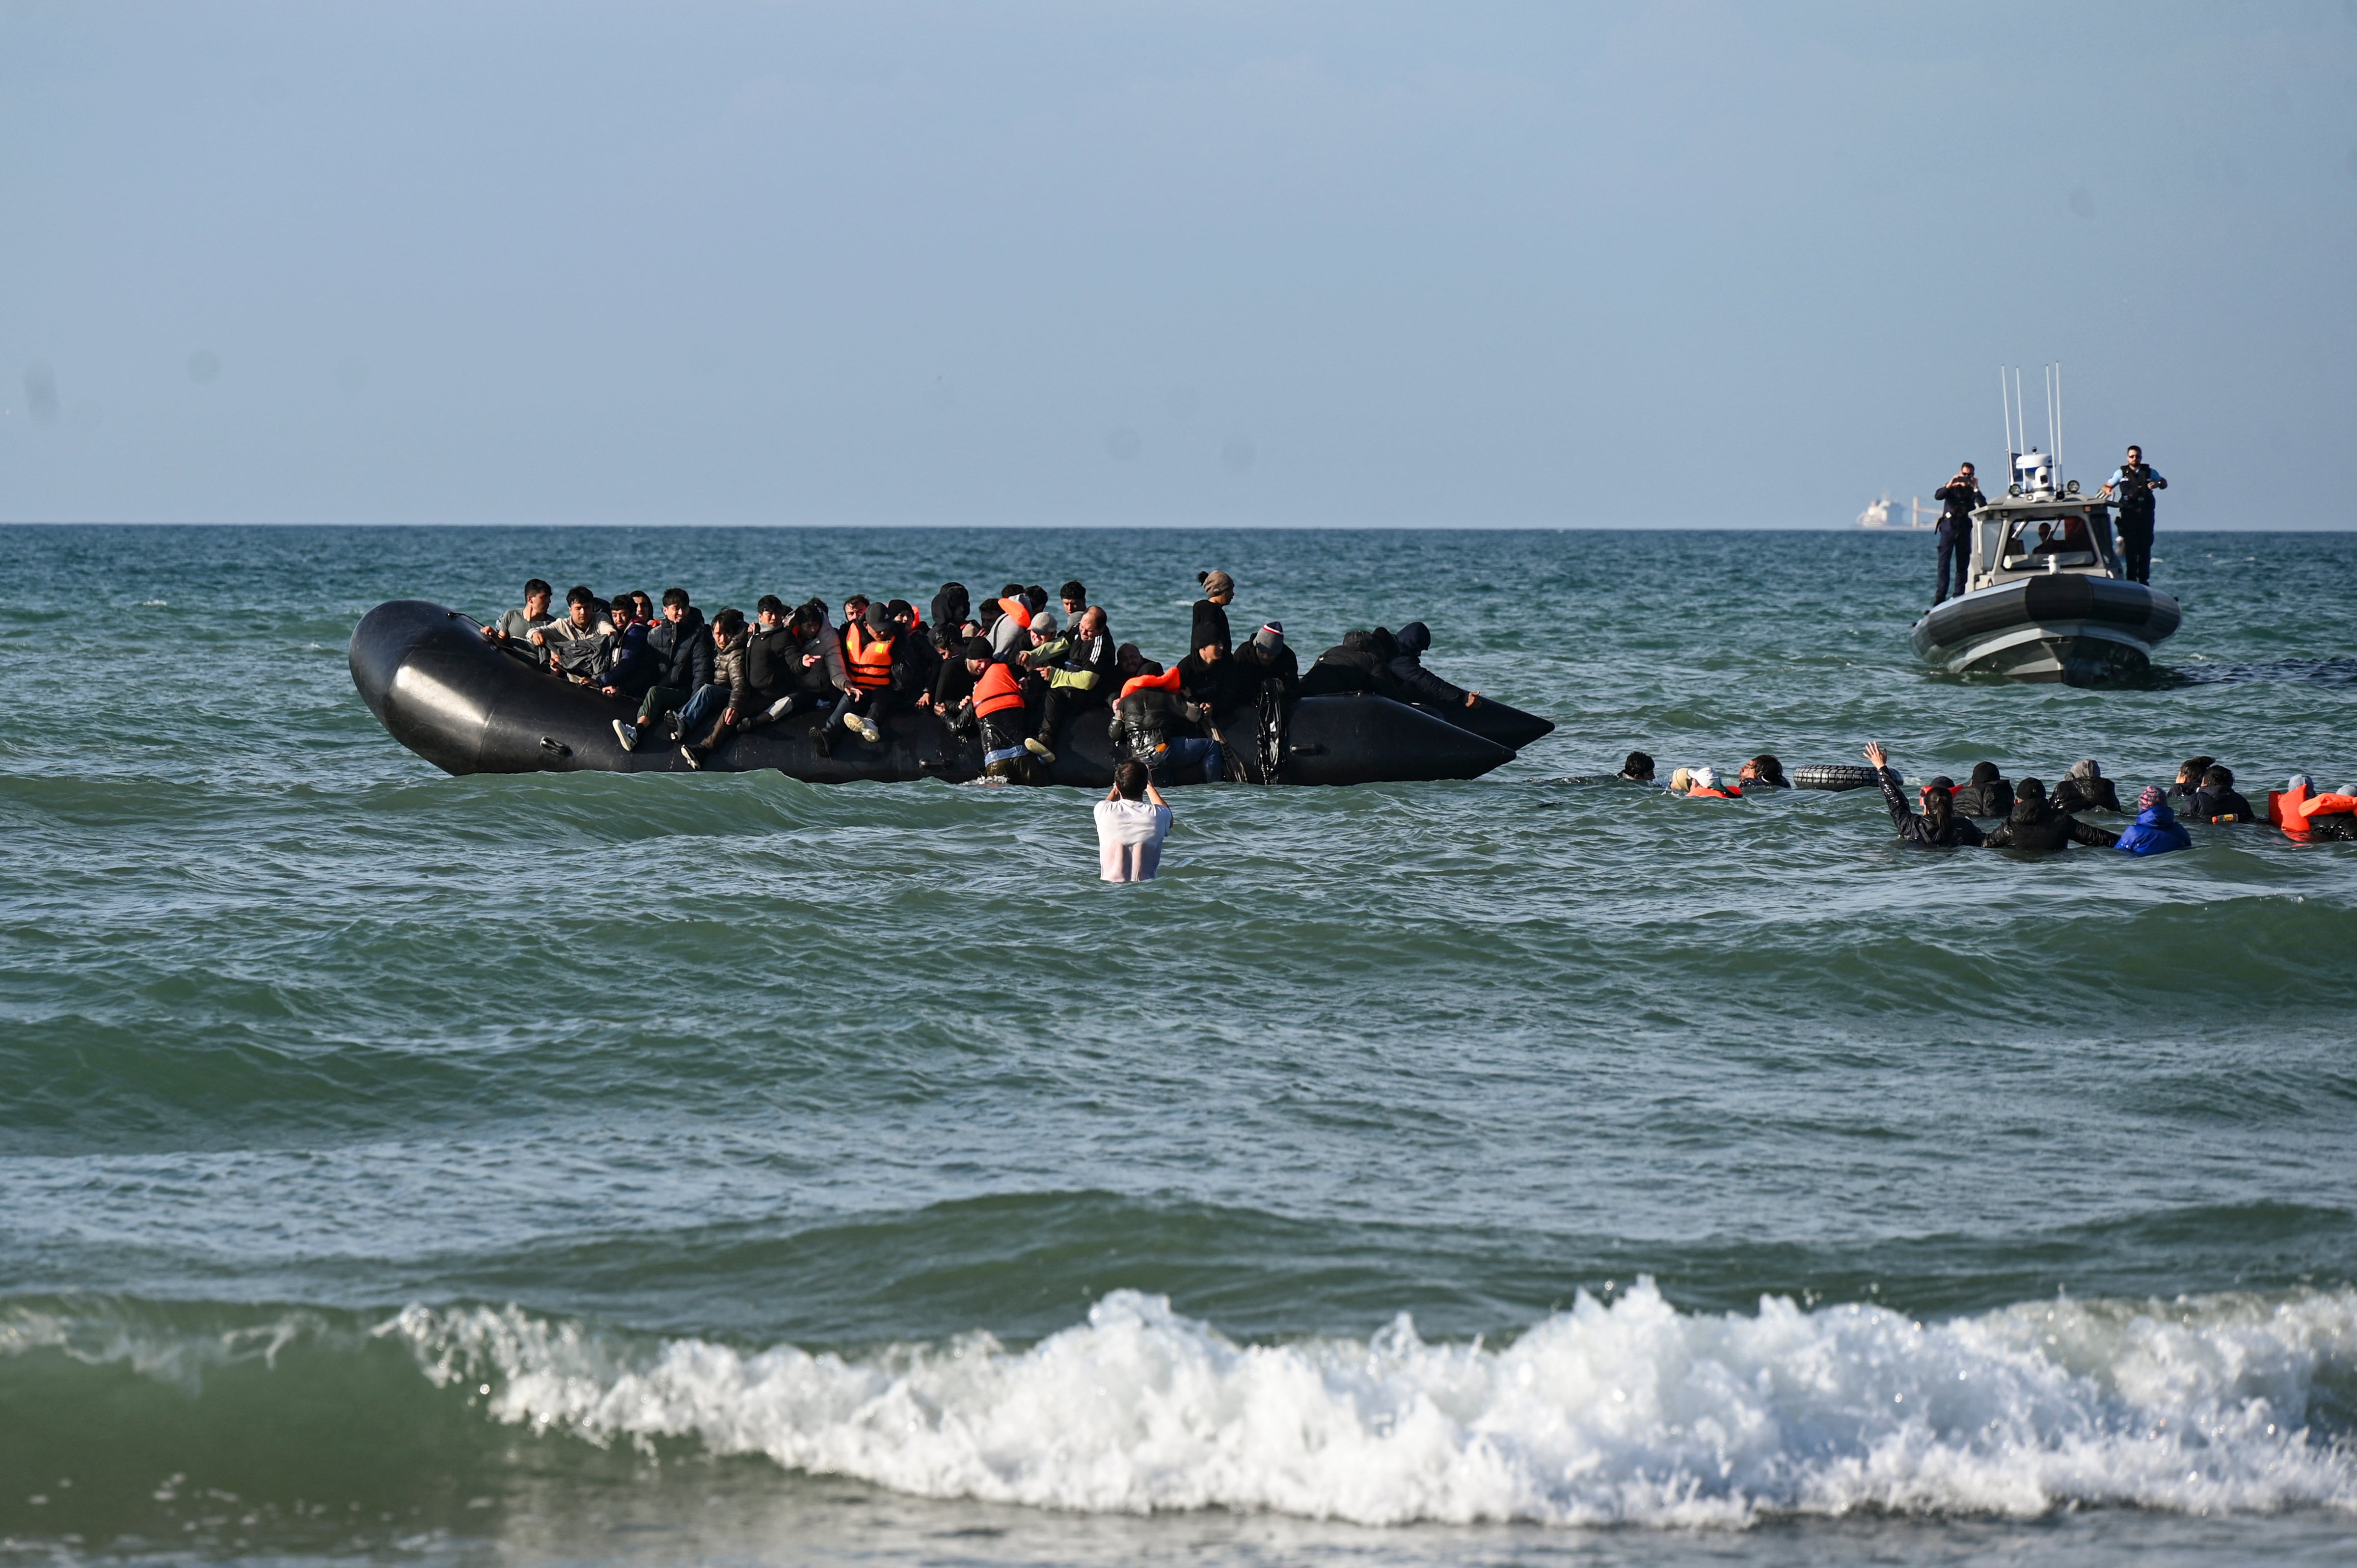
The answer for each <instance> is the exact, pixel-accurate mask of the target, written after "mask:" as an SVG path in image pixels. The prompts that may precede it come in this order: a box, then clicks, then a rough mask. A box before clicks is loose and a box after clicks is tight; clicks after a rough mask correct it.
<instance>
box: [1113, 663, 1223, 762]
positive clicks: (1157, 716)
mask: <svg viewBox="0 0 2357 1568" xmlns="http://www.w3.org/2000/svg"><path fill="white" fill-rule="evenodd" d="M1199 712H1200V710H1199V709H1194V708H1191V707H1189V705H1188V703H1186V702H1184V701H1183V700H1182V699H1181V698H1180V697H1179V693H1176V692H1174V691H1172V690H1170V689H1169V688H1168V687H1165V686H1143V685H1141V686H1137V687H1135V688H1134V689H1133V690H1131V691H1130V692H1129V693H1127V694H1125V696H1123V697H1122V698H1121V700H1120V701H1118V702H1116V703H1114V712H1113V722H1112V724H1111V725H1109V726H1108V729H1109V732H1110V734H1111V736H1112V737H1113V747H1114V758H1115V759H1116V760H1130V759H1135V760H1136V761H1139V762H1143V763H1144V764H1146V767H1147V768H1149V769H1151V770H1152V772H1153V774H1154V781H1155V782H1156V783H1157V784H1168V783H1169V782H1170V781H1171V780H1172V779H1173V778H1174V777H1175V776H1176V775H1177V773H1178V771H1179V768H1183V767H1185V766H1186V765H1187V764H1189V763H1190V762H1200V763H1201V764H1202V765H1203V776H1204V777H1205V778H1207V779H1211V780H1212V781H1213V782H1214V783H1216V782H1218V781H1219V780H1220V779H1222V777H1223V776H1224V775H1225V771H1226V770H1225V768H1224V766H1223V764H1224V762H1225V758H1224V757H1222V753H1221V750H1220V743H1219V742H1218V741H1215V740H1211V739H1210V738H1208V737H1205V736H1196V735H1193V734H1191V733H1189V732H1190V731H1191V729H1192V726H1193V725H1194V723H1195V714H1197V713H1199Z"/></svg>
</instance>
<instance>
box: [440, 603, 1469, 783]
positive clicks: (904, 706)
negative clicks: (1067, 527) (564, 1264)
mask: <svg viewBox="0 0 2357 1568" xmlns="http://www.w3.org/2000/svg"><path fill="white" fill-rule="evenodd" d="M1196 580H1197V582H1198V584H1199V585H1200V587H1201V590H1202V597H1201V598H1200V599H1198V600H1197V601H1196V602H1195V605H1194V607H1193V612H1192V618H1191V623H1190V625H1191V629H1190V633H1189V638H1188V649H1187V651H1186V652H1185V653H1184V654H1183V655H1182V656H1180V657H1179V659H1177V660H1175V661H1173V662H1172V663H1170V664H1168V665H1167V666H1166V665H1165V664H1163V663H1162V662H1160V661H1157V660H1153V659H1149V658H1147V657H1146V655H1145V654H1144V653H1143V652H1141V651H1140V650H1139V649H1138V647H1137V645H1136V644H1135V643H1128V642H1124V643H1116V641H1115V640H1114V630H1113V625H1112V621H1111V619H1110V618H1109V617H1108V615H1107V613H1106V611H1105V609H1104V607H1103V606H1102V605H1098V604H1092V603H1091V602H1090V600H1089V594H1088V588H1087V586H1086V585H1084V584H1082V582H1080V581H1079V580H1078V579H1074V580H1071V581H1069V582H1067V583H1065V584H1064V585H1063V586H1062V587H1061V588H1060V589H1059V590H1058V591H1057V593H1056V594H1055V595H1054V596H1052V597H1051V596H1049V592H1048V590H1047V589H1046V588H1045V587H1043V586H1041V585H1038V584H1032V585H1023V584H1020V583H1013V582H1010V583H1007V584H1006V585H1005V586H1003V587H1002V588H1001V589H1000V590H999V591H998V592H997V593H996V594H993V595H986V596H983V597H982V598H981V599H980V601H979V602H977V601H976V600H975V598H974V595H973V593H972V592H971V591H970V590H969V589H968V588H967V587H966V585H964V584H963V583H944V584H942V586H941V589H940V591H939V592H937V593H936V594H934V595H933V596H932V598H931V602H930V604H929V605H927V606H925V607H921V608H920V607H919V606H917V605H916V604H914V603H912V602H911V601H909V600H907V599H897V598H896V599H883V600H877V599H871V598H869V597H868V596H866V595H863V594H854V595H852V596H849V597H848V598H846V599H845V600H844V601H843V602H842V606H841V611H840V616H839V618H838V617H837V615H836V614H835V613H834V610H833V609H832V608H831V607H829V605H828V604H827V602H826V601H825V600H824V599H823V598H818V597H813V598H809V599H805V600H803V601H802V602H800V603H798V604H793V605H789V604H787V603H786V602H785V601H784V600H783V599H780V597H778V596H776V595H766V594H765V595H763V596H761V598H760V599H759V601H758V602H757V603H756V604H755V606H754V611H753V615H752V617H751V618H749V619H748V618H747V617H746V615H745V614H744V612H743V611H742V610H739V609H737V608H735V607H726V608H723V609H721V610H720V611H718V612H717V613H716V614H715V615H713V616H712V617H711V618H709V619H708V620H707V619H706V618H705V615H704V612H703V611H702V610H700V609H699V608H697V607H696V606H695V605H694V602H693V600H692V598H691V597H690V596H689V594H688V593H687V591H686V590H685V589H684V588H676V587H674V588H667V589H665V590H664V591H663V594H662V598H661V599H660V601H658V600H656V599H654V598H652V597H651V596H649V595H647V594H646V593H644V592H643V591H640V590H636V589H633V590H630V591H627V592H623V593H618V594H613V595H611V596H603V597H601V596H598V595H597V594H596V593H593V592H592V591H591V590H590V589H589V588H588V587H587V586H586V585H584V586H577V587H575V588H573V589H572V590H571V591H569V592H568V593H567V594H566V595H565V607H564V609H563V611H562V612H561V613H560V612H559V611H558V610H557V609H556V608H555V602H556V596H555V590H554V588H553V587H551V585H549V584H548V583H547V582H546V581H545V580H544V579H542V578H538V577H535V578H533V579H532V580H531V581H530V582H528V583H526V584H525V585H524V594H523V603H522V606H520V607H516V608H512V609H510V610H508V611H506V612H505V613H503V614H501V615H500V616H499V617H498V618H495V619H493V620H492V621H490V623H489V624H488V625H485V626H484V627H483V628H482V632H483V636H484V637H485V638H486V639H489V640H490V641H491V642H493V643H495V644H497V645H498V646H500V647H501V648H502V649H504V650H507V651H509V652H511V653H513V654H514V655H516V656H517V657H518V658H520V659H522V660H524V661H526V662H527V663H530V664H533V665H534V666H536V667H539V668H541V669H544V670H545V671H547V672H548V673H549V674H550V675H551V676H552V677H554V678H556V679H560V680H564V681H568V682H575V683H576V684H579V685H584V686H588V687H591V688H594V689H595V690H597V691H598V692H600V693H603V694H605V695H606V696H608V697H613V698H619V699H622V700H625V701H627V702H629V703H631V704H633V711H632V712H631V713H630V714H629V715H628V716H617V717H616V718H615V719H614V720H613V726H614V734H615V736H616V738H617V739H618V740H619V742H620V743H621V745H622V747H623V748H624V749H625V750H630V751H635V750H637V749H638V748H639V747H640V746H645V745H648V744H650V743H660V744H668V745H673V746H677V747H678V748H679V750H680V753H681V755H682V756H683V757H684V758H685V759H686V761H687V763H688V764H689V766H691V767H694V768H701V767H703V766H704V765H705V762H706V761H707V760H708V759H709V758H710V757H711V756H712V754H713V752H714V751H715V750H716V749H717V748H718V747H719V746H722V745H723V744H725V743H726V741H727V740H728V739H729V738H730V737H731V736H735V735H737V734H740V733H743V732H745V731H747V730H750V729H756V728H759V727H760V726H761V725H770V724H776V723H779V722H781V721H784V720H787V719H791V718H794V717H797V716H801V717H803V718H806V719H808V720H809V721H811V722H810V725H809V728H808V731H807V735H808V737H809V739H810V741H811V744H812V745H813V746H814V747H816V749H817V750H818V751H819V752H820V753H821V754H822V755H828V754H831V753H832V751H833V749H834V746H836V745H838V744H840V743H841V741H842V739H843V737H844V736H845V734H846V733H847V734H849V735H852V736H857V737H858V738H859V739H861V740H863V741H866V742H868V743H869V744H877V743H878V742H880V741H881V739H882V737H883V732H882V730H881V729H880V728H879V727H878V725H877V721H878V719H880V718H882V717H884V716H885V715H887V714H892V713H912V714H932V715H935V716H937V717H939V718H940V719H941V720H942V721H943V722H944V723H946V724H947V725H950V727H951V728H952V731H955V732H958V733H961V734H971V735H974V736H977V738H978V739H979V741H980V743H981V746H982V749H983V771H984V773H985V776H987V777H991V778H996V779H1008V780H1012V781H1016V782H1028V783H1039V782H1044V781H1045V780H1046V778H1047V774H1046V768H1048V767H1049V765H1051V764H1053V763H1054V761H1055V760H1056V754H1055V749H1054V747H1055V745H1056V742H1057V737H1058V736H1059V735H1060V733H1062V731H1063V730H1064V728H1065V727H1066V726H1067V725H1068V724H1069V723H1070V722H1071V720H1072V719H1073V718H1074V717H1075V716H1076V715H1078V714H1082V713H1085V712H1088V711H1090V710H1092V709H1100V708H1101V709H1103V710H1105V712H1106V715H1107V716H1106V725H1107V731H1108V735H1109V736H1110V738H1111V740H1112V742H1113V746H1114V753H1115V757H1116V758H1117V759H1122V760H1126V759H1133V758H1134V759H1135V760H1138V761H1140V762H1141V763H1143V764H1144V765H1145V766H1146V768H1147V770H1148V772H1149V774H1150V775H1151V776H1152V778H1153V779H1155V780H1156V781H1157V782H1160V783H1165V784H1167V783H1169V782H1171V781H1172V780H1173V779H1174V778H1175V777H1176V775H1177V774H1178V773H1179V770H1181V769H1183V768H1191V767H1199V768H1200V769H1201V770H1202V773H1203V776H1204V778H1205V779H1207V780H1209V781H1211V782H1213V783H1217V782H1220V781H1222V779H1225V778H1226V777H1227V776H1228V774H1229V772H1230V771H1231V768H1230V766H1229V764H1230V761H1231V758H1232V748H1231V746H1230V743H1229V739H1228V737H1227V736H1225V735H1224V734H1223V733H1222V730H1221V728H1220V715H1222V714H1229V713H1232V712H1233V711H1234V710H1236V709H1238V708H1248V709H1251V710H1253V711H1254V712H1255V713H1257V714H1262V715H1265V717H1266V718H1267V719H1268V721H1269V723H1270V725H1271V727H1272V728H1273V729H1274V730H1275V732H1276V733H1280V734H1281V730H1282V714H1283V713H1284V712H1285V709H1286V704H1287V703H1290V702H1291V701H1292V699H1294V698H1296V697H1298V696H1304V695H1315V694H1318V693H1329V692H1372V693H1380V694H1383V695H1386V696H1393V697H1397V698H1399V699H1400V700H1402V701H1404V702H1414V703H1444V704H1449V703H1453V704H1462V705H1465V706H1468V707H1470V706H1472V705H1474V704H1475V703H1479V702H1480V700H1481V699H1480V693H1474V692H1469V691H1467V690H1466V689H1464V688H1463V687H1460V686H1457V685H1455V684H1452V683H1451V682H1448V681H1445V680H1443V679H1442V678H1441V677H1439V676H1438V675H1437V674H1435V673H1433V672H1432V671H1429V670H1426V668H1425V667H1424V662H1423V656H1424V653H1425V651H1426V650H1427V649H1428V648H1430V647H1431V645H1432V634H1431V632H1430V630H1429V629H1428V628H1426V626H1425V625H1424V623H1422V622H1421V621H1411V622H1409V623H1408V624H1407V625H1405V626H1403V627H1402V628H1399V630H1397V631H1396V632H1394V631H1392V630H1390V629H1388V628H1382V627H1378V628H1373V629H1372V631H1369V630H1357V631H1352V632H1351V633H1350V634H1348V635H1347V636H1346V637H1345V638H1344V639H1343V640H1342V642H1341V643H1340V644H1339V645H1338V646H1336V647H1334V648H1332V649H1329V650H1327V652H1326V653H1325V654H1323V655H1321V656H1319V658H1318V660H1317V661H1316V662H1314V663H1313V664H1312V665H1311V667H1310V669H1309V670H1308V671H1303V670H1302V669H1301V667H1300V662H1299V660H1297V657H1296V656H1295V654H1294V652H1293V650H1292V649H1291V648H1290V647H1288V646H1287V644H1286V637H1285V627H1284V623H1282V622H1281V621H1277V620H1269V621H1266V622H1265V623H1263V624H1262V625H1260V626H1258V627H1257V628H1254V629H1253V630H1252V631H1251V632H1250V633H1249V634H1248V635H1246V636H1245V637H1243V639H1237V638H1236V637H1235V636H1234V635H1233V634H1232V631H1231V629H1230V626H1229V620H1228V607H1229V606H1230V605H1231V604H1232V602H1233V600H1234V596H1235V581H1234V579H1233V578H1232V576H1231V575H1229V574H1228V573H1226V572H1222V571H1206V572H1200V573H1198V574H1197V575H1196Z"/></svg>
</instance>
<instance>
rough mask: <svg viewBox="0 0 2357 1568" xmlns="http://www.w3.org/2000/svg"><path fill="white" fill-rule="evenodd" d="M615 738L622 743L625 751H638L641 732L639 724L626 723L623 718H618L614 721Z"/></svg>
mask: <svg viewBox="0 0 2357 1568" xmlns="http://www.w3.org/2000/svg"><path fill="white" fill-rule="evenodd" d="M614 738H615V739H616V740H619V741H620V742H621V743H622V749H623V750H624V751H636V750H638V749H639V732H638V728H637V726H636V725H626V724H624V723H623V722H622V721H621V720H619V719H616V720H615V721H614Z"/></svg>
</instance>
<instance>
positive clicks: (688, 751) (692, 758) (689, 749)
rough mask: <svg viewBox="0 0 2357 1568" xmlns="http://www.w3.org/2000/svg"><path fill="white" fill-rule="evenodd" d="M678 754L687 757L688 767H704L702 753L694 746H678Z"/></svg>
mask: <svg viewBox="0 0 2357 1568" xmlns="http://www.w3.org/2000/svg"><path fill="white" fill-rule="evenodd" d="M679 754H680V755H681V756H682V757H686V758H687V765H688V766H689V767H690V768H698V769H701V768H703V767H704V753H702V752H700V751H698V750H696V749H695V747H694V746H681V747H680V748H679Z"/></svg>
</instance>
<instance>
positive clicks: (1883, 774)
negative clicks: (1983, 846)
mask: <svg viewBox="0 0 2357 1568" xmlns="http://www.w3.org/2000/svg"><path fill="white" fill-rule="evenodd" d="M1875 779H1876V781H1877V782H1878V783H1879V784H1880V785H1881V786H1882V803H1883V804H1884V805H1885V806H1888V807H1889V809H1890V825H1891V826H1892V827H1894V828H1897V829H1898V830H1899V836H1900V838H1901V839H1903V840H1905V841H1906V842H1907V843H1920V844H1922V845H1924V846H1926V847H1927V848H1932V849H1949V848H1953V847H1956V846H1958V845H1964V846H1967V847H1977V846H1978V845H1979V844H1980V843H1982V842H1983V840H1982V833H1981V831H1980V829H1978V828H1977V827H1975V826H1974V825H1973V823H1972V821H1971V820H1970V819H1969V818H1966V817H1960V816H1957V815H1956V814H1955V813H1954V811H1953V808H1952V809H1951V811H1950V813H1949V816H1948V825H1947V827H1946V828H1945V829H1944V830H1943V829H1935V828H1934V827H1933V826H1932V819H1931V818H1930V817H1928V816H1924V815H1921V814H1919V813H1918V812H1915V811H1910V810H1909V809H1908V806H1907V798H1906V797H1905V796H1904V795H1901V794H1900V792H1899V775H1898V774H1896V773H1894V772H1892V771H1891V770H1890V769H1889V768H1882V769H1880V770H1878V772H1877V773H1876V775H1875Z"/></svg>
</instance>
